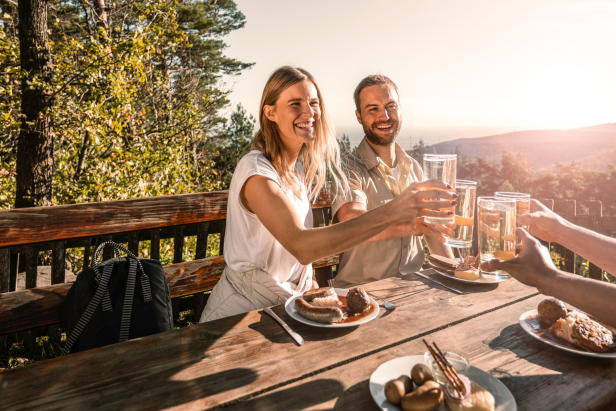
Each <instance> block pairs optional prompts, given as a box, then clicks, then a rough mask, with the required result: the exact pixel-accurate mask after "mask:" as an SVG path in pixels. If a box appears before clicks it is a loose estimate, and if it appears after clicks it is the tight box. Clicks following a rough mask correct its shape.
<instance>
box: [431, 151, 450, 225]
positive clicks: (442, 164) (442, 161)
mask: <svg viewBox="0 0 616 411" xmlns="http://www.w3.org/2000/svg"><path fill="white" fill-rule="evenodd" d="M457 158H458V156H457V155H455V154H424V155H423V171H424V179H425V180H441V181H444V182H445V183H447V184H449V185H450V186H451V187H452V188H456V167H457ZM432 200H433V201H438V199H432ZM443 210H445V211H454V207H451V208H445V209H443ZM424 220H425V222H426V223H427V224H454V223H455V216H453V215H452V216H451V217H424Z"/></svg>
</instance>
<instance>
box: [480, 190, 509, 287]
mask: <svg viewBox="0 0 616 411" xmlns="http://www.w3.org/2000/svg"><path fill="white" fill-rule="evenodd" d="M477 207H478V209H477V219H478V221H477V229H478V230H479V232H478V237H479V253H480V262H482V263H483V262H484V261H490V260H492V259H498V260H510V259H512V258H514V257H515V224H516V202H515V200H513V199H511V198H502V197H479V198H478V199H477ZM481 274H482V275H484V276H487V277H508V276H509V274H507V273H506V272H504V271H500V270H499V271H494V272H490V273H488V272H485V271H482V272H481Z"/></svg>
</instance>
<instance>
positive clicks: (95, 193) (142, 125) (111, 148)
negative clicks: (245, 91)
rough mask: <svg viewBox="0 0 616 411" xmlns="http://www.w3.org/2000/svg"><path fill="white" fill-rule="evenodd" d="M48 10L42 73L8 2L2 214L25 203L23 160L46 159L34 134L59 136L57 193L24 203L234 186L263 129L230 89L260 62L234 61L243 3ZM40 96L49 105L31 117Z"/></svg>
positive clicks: (4, 6)
mask: <svg viewBox="0 0 616 411" xmlns="http://www.w3.org/2000/svg"><path fill="white" fill-rule="evenodd" d="M36 1H38V0H33V2H35V3H36ZM43 4H47V8H46V10H44V11H45V12H46V13H47V16H46V17H47V18H46V23H47V39H46V43H47V44H39V46H37V47H38V49H36V50H38V51H37V52H40V54H37V55H36V56H35V57H37V58H39V57H41V56H42V57H41V60H42V61H44V62H45V64H46V65H45V66H44V67H43V69H42V70H39V73H35V71H36V70H31V71H28V70H26V69H25V68H24V67H23V66H24V60H27V59H24V58H22V57H23V56H21V55H20V53H23V51H24V46H23V44H22V45H21V47H20V39H21V40H22V43H23V42H24V41H23V38H22V37H20V35H21V36H23V34H24V33H20V31H19V27H20V23H19V16H20V13H19V12H18V7H17V4H16V3H14V2H13V1H12V0H0V209H7V208H12V207H15V205H16V204H19V202H18V201H16V186H19V184H17V182H18V179H19V176H18V175H17V171H18V170H17V168H18V160H17V157H18V152H19V151H20V150H21V151H22V152H28V153H27V154H28V155H29V157H33V158H34V157H36V156H37V155H39V156H40V154H41V153H39V152H37V151H36V148H35V147H34V146H35V145H36V144H35V143H36V142H34V143H33V142H32V141H34V140H32V139H30V140H28V138H29V137H28V135H27V133H28V132H30V133H31V134H32V133H33V132H38V133H39V134H45V133H46V134H47V135H48V142H47V146H49V144H51V150H50V152H51V154H50V155H49V158H44V159H43V162H42V163H41V164H43V165H45V164H49V163H51V164H52V166H51V172H50V175H48V176H44V177H45V178H47V180H49V181H50V187H49V189H47V188H45V187H44V188H43V189H42V190H40V189H39V188H37V187H36V185H34V186H33V187H34V188H32V190H30V192H29V197H30V198H26V199H25V200H26V201H25V204H26V205H25V206H31V205H44V204H45V205H55V204H66V203H81V202H91V201H108V200H116V199H125V198H135V197H144V196H155V195H166V194H180V193H185V192H199V191H212V190H219V189H224V188H225V187H226V186H227V184H228V182H229V181H230V176H231V172H232V169H233V167H234V164H235V162H236V161H237V158H238V156H239V154H241V152H243V151H245V150H246V149H247V147H248V145H249V142H250V139H251V138H252V135H253V132H254V125H255V119H254V118H253V117H252V116H248V115H247V114H246V111H245V110H244V108H243V107H242V106H241V105H238V106H237V107H235V108H233V109H231V107H229V100H228V95H229V93H230V92H231V90H230V87H229V86H228V84H227V83H226V82H225V78H229V76H237V75H240V74H241V72H242V71H243V70H246V69H248V68H250V67H251V66H252V65H253V63H245V62H241V61H238V60H236V59H232V58H229V57H227V56H225V54H224V51H225V48H226V44H225V42H224V37H225V36H226V35H228V34H229V33H230V32H232V31H234V30H238V29H241V28H242V27H243V26H244V24H245V17H244V15H243V14H242V13H241V11H239V10H238V9H237V7H236V4H235V3H234V2H233V1H232V0H196V1H193V0H173V1H168V0H119V1H117V2H113V3H107V4H105V2H104V0H96V1H93V2H89V1H87V0H68V1H65V0H60V1H49V2H43ZM39 34H41V35H45V33H39ZM26 51H28V50H26ZM26 62H27V61H26ZM35 92H37V93H40V95H42V96H43V97H44V99H45V101H46V102H47V104H46V106H44V107H42V109H41V111H40V113H39V114H38V117H37V118H26V114H24V113H25V112H26V111H27V107H26V105H27V104H31V103H30V102H29V100H28V99H29V98H31V97H32V93H35ZM39 97H40V96H39ZM22 106H23V107H22ZM40 124H43V126H45V125H46V128H45V127H43V129H42V131H38V130H39V129H40V128H41V126H40ZM19 141H22V145H21V146H20V144H19ZM47 148H48V147H47ZM33 168H35V169H36V165H34V166H33ZM22 174H24V175H25V174H27V173H24V172H23V170H22ZM45 184H47V182H45ZM31 191H35V192H31ZM39 191H40V192H39ZM18 197H19V196H18ZM26 197H28V195H26ZM22 206H23V205H22Z"/></svg>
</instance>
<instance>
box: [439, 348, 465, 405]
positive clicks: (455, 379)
mask: <svg viewBox="0 0 616 411" xmlns="http://www.w3.org/2000/svg"><path fill="white" fill-rule="evenodd" d="M435 346H436V345H435ZM438 355H439V357H440V360H441V362H442V363H443V365H444V367H445V370H446V371H447V373H448V374H449V376H450V377H451V378H449V382H450V383H452V385H453V387H454V388H455V389H456V391H458V394H460V396H462V390H464V385H463V384H462V381H461V380H460V376H459V375H458V374H457V373H456V374H454V372H455V370H454V369H453V366H452V365H451V364H450V363H449V362H448V361H447V359H446V358H445V356H444V355H443V354H442V353H438Z"/></svg>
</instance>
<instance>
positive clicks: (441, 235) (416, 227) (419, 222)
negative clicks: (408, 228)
mask: <svg viewBox="0 0 616 411" xmlns="http://www.w3.org/2000/svg"><path fill="white" fill-rule="evenodd" d="M455 228H456V225H455V224H451V225H442V224H426V222H425V220H424V218H423V217H419V218H416V219H415V220H414V221H413V234H412V235H417V236H419V235H423V236H428V237H432V238H436V239H437V240H438V241H439V242H441V243H445V241H447V240H446V239H445V237H453V236H454V235H455V232H454V231H453V230H455Z"/></svg>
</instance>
